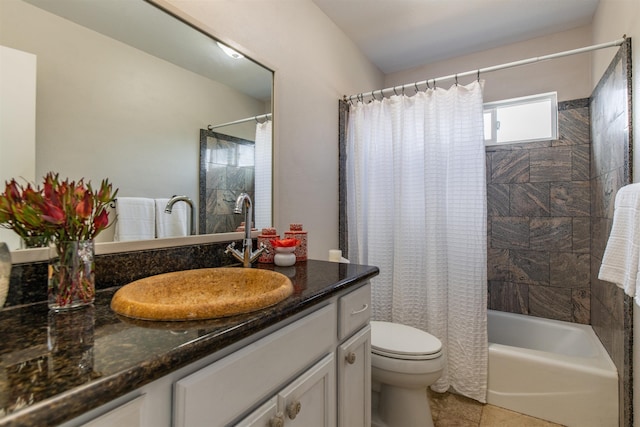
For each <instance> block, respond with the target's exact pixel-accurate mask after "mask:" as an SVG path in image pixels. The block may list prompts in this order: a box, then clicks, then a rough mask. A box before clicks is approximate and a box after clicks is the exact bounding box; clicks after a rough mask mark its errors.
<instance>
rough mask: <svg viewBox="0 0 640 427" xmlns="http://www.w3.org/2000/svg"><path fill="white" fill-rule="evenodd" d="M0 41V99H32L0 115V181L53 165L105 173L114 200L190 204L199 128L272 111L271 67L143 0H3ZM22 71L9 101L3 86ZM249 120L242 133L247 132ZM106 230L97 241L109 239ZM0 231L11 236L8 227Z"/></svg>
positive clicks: (93, 176)
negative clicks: (176, 199) (179, 198)
mask: <svg viewBox="0 0 640 427" xmlns="http://www.w3.org/2000/svg"><path fill="white" fill-rule="evenodd" d="M0 45H1V46H0V47H1V49H2V50H1V51H0V52H2V57H1V58H2V61H0V62H1V65H0V67H2V70H1V71H0V75H2V84H3V85H6V86H1V87H0V89H2V94H3V96H2V100H0V102H2V103H3V108H6V107H5V106H6V105H11V106H12V107H15V105H17V104H20V105H22V104H24V103H25V101H29V100H32V101H33V102H31V106H28V107H26V108H25V110H26V111H24V112H20V115H21V117H20V120H15V119H14V118H12V119H11V120H10V121H11V128H12V129H11V130H10V131H8V130H6V129H8V128H9V126H10V124H8V123H5V121H6V120H9V119H6V120H5V119H0V120H3V121H2V122H0V128H2V131H1V132H2V133H0V151H2V153H3V154H2V157H3V158H2V159H1V161H0V180H1V182H4V181H5V180H8V179H10V178H12V177H22V178H24V179H25V180H27V181H35V182H37V181H40V179H41V177H42V176H44V175H45V174H46V173H47V172H48V171H56V172H59V173H60V175H61V176H62V177H69V178H71V179H79V178H82V177H84V178H85V179H86V180H90V181H92V182H100V180H101V179H102V178H107V177H108V178H109V180H110V181H111V182H113V184H114V187H117V188H119V193H118V197H119V198H120V197H135V198H150V199H166V198H170V197H171V196H173V195H175V194H178V195H185V196H187V197H189V198H190V199H192V200H193V201H194V202H196V204H198V203H199V201H200V200H201V197H200V194H199V188H200V187H199V177H200V172H201V171H199V155H200V147H199V140H200V138H199V137H200V129H205V128H206V127H207V125H209V124H211V123H226V122H232V121H235V120H239V119H244V118H247V117H254V116H257V115H262V114H266V113H270V112H271V104H272V99H271V98H272V96H271V93H272V79H273V73H272V72H271V71H270V70H268V69H266V68H264V67H262V66H260V65H258V64H256V63H255V62H254V61H252V60H251V59H248V58H246V57H240V58H238V57H237V56H238V55H233V54H232V55H231V56H228V55H227V54H225V53H224V52H222V50H221V49H220V47H219V45H218V44H217V43H216V40H215V39H213V38H211V37H210V36H209V35H207V34H204V33H202V32H201V31H199V30H197V29H195V28H194V27H192V26H190V25H188V24H186V23H185V22H183V21H181V20H179V19H177V18H175V17H173V16H172V15H169V14H168V13H166V12H164V11H163V10H161V9H159V8H157V7H156V6H154V5H152V4H150V3H148V2H146V1H143V0H128V1H118V0H102V1H91V2H79V1H76V0H56V1H47V0H2V1H0ZM5 52H10V54H11V55H13V54H16V55H18V56H24V57H25V58H27V60H22V59H17V60H15V61H13V60H12V61H11V62H12V63H14V62H15V63H16V65H15V67H16V68H15V69H16V71H14V72H13V74H10V73H9V72H7V70H6V68H7V67H8V66H9V62H8V61H6V60H5ZM233 56H235V57H233ZM22 67H26V69H25V68H22ZM29 75H31V76H32V77H31V78H26V82H22V83H20V84H23V85H24V86H25V88H24V89H23V91H22V92H16V93H15V94H14V95H12V96H13V100H9V97H8V96H5V94H6V93H8V91H5V89H4V88H6V87H7V86H9V87H15V86H16V85H17V84H18V83H17V80H18V77H20V76H22V77H24V76H29ZM9 78H11V80H10V81H9V82H6V80H8V79H9ZM26 103H27V104H28V103H29V102H26ZM13 110H15V111H17V110H18V109H17V108H13ZM255 127H256V126H255V122H254V123H253V132H252V135H251V137H249V138H246V139H248V140H252V141H255ZM224 133H226V134H229V132H226V129H225V131H224ZM231 134H232V133H231ZM7 147H11V151H9V149H7ZM22 147H31V148H30V150H31V152H30V153H29V148H26V149H24V150H23V149H22ZM16 148H20V150H19V151H22V152H16ZM5 153H10V154H9V155H10V156H12V158H11V159H8V158H5ZM268 155H269V164H271V158H270V156H271V151H269V153H268ZM258 187H259V186H257V185H256V186H255V191H256V195H255V198H256V199H258V198H259V197H267V199H268V200H269V203H268V205H269V208H268V209H269V212H270V211H271V192H270V191H271V181H270V180H269V186H268V189H266V190H265V191H269V194H267V195H263V194H257V193H258V191H263V190H258ZM256 205H257V203H256ZM196 209H197V212H199V211H200V207H199V206H196ZM269 225H270V224H269ZM115 229H116V227H110V228H108V229H107V230H106V231H105V232H103V233H102V234H101V235H100V236H98V238H97V241H98V242H100V241H111V240H113V237H114V232H115ZM197 229H199V230H206V227H205V228H204V229H203V228H202V227H197ZM8 233H10V234H11V235H12V236H9V234H8ZM0 241H9V242H10V243H11V247H12V249H15V248H17V247H18V243H19V239H17V236H15V234H14V233H12V232H9V231H8V230H0Z"/></svg>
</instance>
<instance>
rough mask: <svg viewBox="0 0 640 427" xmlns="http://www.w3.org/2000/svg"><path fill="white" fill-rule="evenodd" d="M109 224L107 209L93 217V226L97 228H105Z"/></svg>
mask: <svg viewBox="0 0 640 427" xmlns="http://www.w3.org/2000/svg"><path fill="white" fill-rule="evenodd" d="M107 225H109V213H108V212H107V210H106V209H105V210H103V211H102V212H100V214H99V215H97V216H96V217H95V218H94V219H93V226H94V227H95V229H96V230H103V229H105V228H107Z"/></svg>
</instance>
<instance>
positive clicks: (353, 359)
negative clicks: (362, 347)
mask: <svg viewBox="0 0 640 427" xmlns="http://www.w3.org/2000/svg"><path fill="white" fill-rule="evenodd" d="M345 359H346V360H347V363H348V364H349V365H353V364H354V363H356V354H355V353H354V352H353V351H350V352H349V353H347V355H346V356H345Z"/></svg>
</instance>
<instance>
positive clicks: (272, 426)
mask: <svg viewBox="0 0 640 427" xmlns="http://www.w3.org/2000/svg"><path fill="white" fill-rule="evenodd" d="M283 426H284V415H282V412H278V413H277V414H276V415H274V416H273V418H271V419H270V420H269V427H283Z"/></svg>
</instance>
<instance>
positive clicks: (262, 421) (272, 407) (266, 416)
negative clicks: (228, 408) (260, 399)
mask: <svg viewBox="0 0 640 427" xmlns="http://www.w3.org/2000/svg"><path fill="white" fill-rule="evenodd" d="M283 426H284V414H283V413H282V412H278V396H273V397H272V398H271V399H269V400H268V401H266V402H265V403H264V404H263V405H262V406H260V407H259V408H258V409H256V410H255V411H253V412H252V413H250V414H249V415H247V416H246V417H245V418H243V419H242V421H240V422H239V423H237V424H235V427H283Z"/></svg>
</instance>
